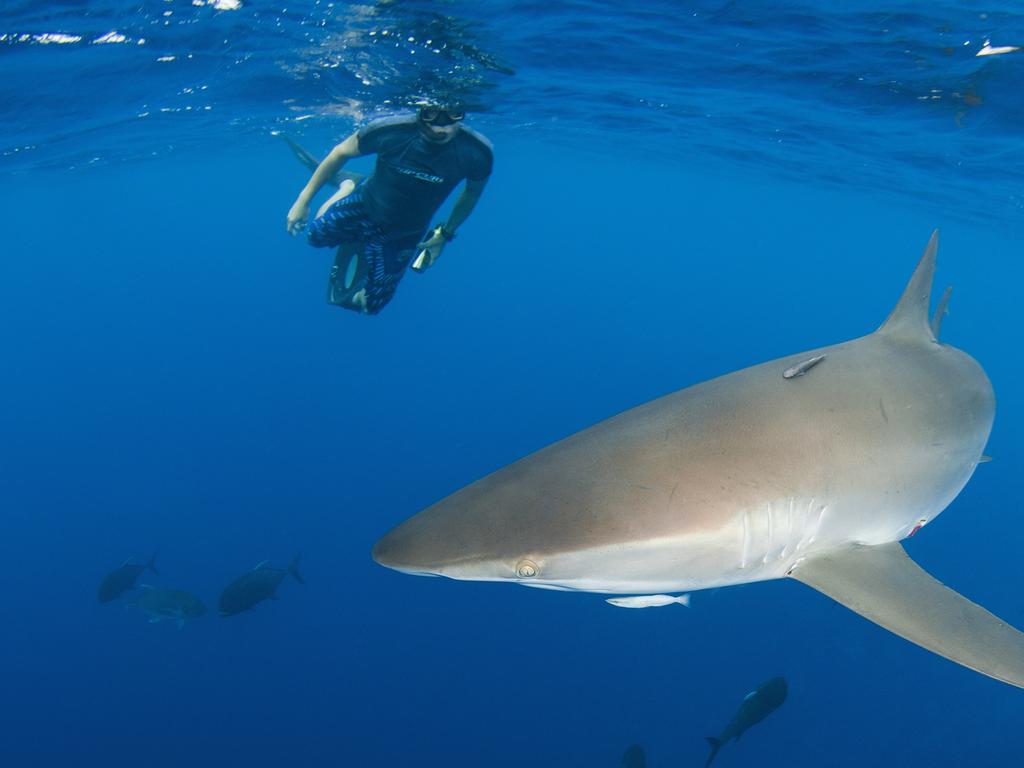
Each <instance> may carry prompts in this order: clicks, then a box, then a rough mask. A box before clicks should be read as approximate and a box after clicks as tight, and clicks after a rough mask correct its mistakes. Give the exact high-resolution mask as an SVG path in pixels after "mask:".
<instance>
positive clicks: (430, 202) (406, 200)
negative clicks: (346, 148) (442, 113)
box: [358, 116, 494, 231]
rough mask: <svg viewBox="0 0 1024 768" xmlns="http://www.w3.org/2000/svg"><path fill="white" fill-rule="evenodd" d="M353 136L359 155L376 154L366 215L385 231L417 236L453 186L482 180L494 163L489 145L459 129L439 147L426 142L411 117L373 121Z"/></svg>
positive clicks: (365, 196) (368, 183)
mask: <svg viewBox="0 0 1024 768" xmlns="http://www.w3.org/2000/svg"><path fill="white" fill-rule="evenodd" d="M358 136H359V151H360V153H362V154H376V155H377V165H376V166H375V167H374V170H373V175H372V176H370V178H368V179H367V180H366V181H365V182H364V184H363V190H362V191H363V200H364V202H365V205H366V211H367V213H368V214H369V216H370V218H371V219H373V221H375V222H376V223H377V224H379V225H381V226H382V227H384V228H385V229H387V230H389V231H395V230H410V231H411V230H421V231H422V230H423V229H425V228H426V227H427V226H428V225H429V224H430V219H431V217H433V215H434V213H435V212H436V211H437V209H438V208H440V207H441V204H442V203H443V202H444V201H445V199H446V198H447V197H448V195H449V194H451V191H452V190H453V189H455V187H456V185H458V184H459V182H461V181H462V180H463V179H469V180H471V181H483V180H484V179H486V178H487V177H488V176H490V175H491V168H492V166H493V164H494V152H493V150H492V148H491V143H490V142H489V141H488V140H487V139H486V138H484V137H483V136H481V135H480V134H479V133H477V132H476V131H474V130H472V129H471V128H467V127H465V126H464V125H459V129H458V131H457V132H456V133H455V136H453V137H452V139H451V140H450V141H448V142H446V143H444V144H435V143H433V142H431V141H428V140H427V139H426V138H425V137H424V136H423V134H422V133H421V131H420V126H419V121H418V119H417V118H416V117H415V116H412V117H385V118H381V119H380V120H374V121H373V122H372V123H369V124H368V125H366V126H364V127H363V128H360V129H359V133H358Z"/></svg>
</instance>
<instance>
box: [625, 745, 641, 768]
mask: <svg viewBox="0 0 1024 768" xmlns="http://www.w3.org/2000/svg"><path fill="white" fill-rule="evenodd" d="M619 768H647V757H646V755H644V750H643V747H641V746H640V745H639V744H634V745H633V746H631V747H630V748H629V749H627V750H626V751H625V752H623V753H622V760H621V761H620V762H619Z"/></svg>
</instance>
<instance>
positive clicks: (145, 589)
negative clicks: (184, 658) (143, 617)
mask: <svg viewBox="0 0 1024 768" xmlns="http://www.w3.org/2000/svg"><path fill="white" fill-rule="evenodd" d="M128 605H132V606H135V607H136V608H138V609H139V610H141V611H144V612H145V613H147V614H148V615H149V621H150V623H153V622H157V621H162V620H164V619H171V620H173V621H177V622H178V629H181V628H182V627H183V626H185V621H186V620H188V619H197V618H199V617H200V616H203V615H204V614H205V613H206V605H204V604H203V601H202V600H200V599H199V598H198V597H196V596H195V595H193V594H192V593H191V592H185V591H184V590H181V589H164V588H163V587H151V586H149V585H148V584H143V585H142V593H141V594H139V596H138V597H136V598H134V599H133V600H131V601H130V602H129V603H128Z"/></svg>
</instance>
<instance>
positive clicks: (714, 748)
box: [704, 736, 724, 768]
mask: <svg viewBox="0 0 1024 768" xmlns="http://www.w3.org/2000/svg"><path fill="white" fill-rule="evenodd" d="M704 738H706V739H707V740H708V744H710V745H711V754H710V755H708V761H707V762H706V763H704V768H708V766H709V765H711V761H712V760H714V759H715V755H717V754H718V750H720V749H721V748H722V744H723V743H724V742H723V741H722V740H721V739H717V738H715V737H714V736H705V737H704Z"/></svg>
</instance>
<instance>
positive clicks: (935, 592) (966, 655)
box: [789, 543, 1024, 688]
mask: <svg viewBox="0 0 1024 768" xmlns="http://www.w3.org/2000/svg"><path fill="white" fill-rule="evenodd" d="M789 575H790V576H792V577H793V578H794V579H796V580H798V581H802V582H803V583H804V584H807V585H808V586H811V587H814V588H815V589H816V590H818V591H819V592H823V593H824V594H826V595H828V596H829V597H831V598H832V599H833V600H836V601H837V602H840V603H842V604H843V605H845V606H846V607H847V608H849V609H850V610H852V611H855V612H857V613H859V614H860V615H861V616H863V617H864V618H866V619H870V620H871V621H873V622H875V623H876V624H879V625H880V626H883V627H885V628H886V629H888V630H889V631H891V632H895V633H896V634H897V635H899V636H900V637H903V638H905V639H907V640H909V641H910V642H912V643H917V644H918V645H920V646H921V647H923V648H927V649H928V650H930V651H933V652H934V653H937V654H939V655H940V656H945V657H946V658H947V659H950V660H951V661H955V662H956V663H957V664H963V665H964V666H965V667H969V668H970V669H974V670H977V671H978V672H981V673H982V674H984V675H988V676H989V677H994V678H996V679H997V680H1002V681H1003V682H1006V683H1010V684H1011V685H1016V686H1018V687H1022V688H1024V633H1021V632H1018V631H1017V630H1016V629H1014V628H1013V627H1011V626H1010V625H1009V624H1007V623H1006V622H1005V621H1003V620H1002V619H1000V618H998V617H997V616H993V615H992V614H991V613H989V612H988V611H986V610H985V609H984V608H982V607H981V606H979V605H975V604H974V603H972V602H971V601H970V600H968V599H967V598H965V597H964V596H963V595H959V594H957V593H956V592H954V591H953V590H951V589H949V588H948V587H945V586H943V585H942V584H941V583H940V582H938V581H936V580H935V579H933V578H932V577H931V576H929V575H928V574H927V573H926V572H925V571H924V570H923V569H922V568H921V567H920V566H919V565H917V563H915V562H914V561H913V560H911V559H910V557H909V556H908V555H907V553H906V552H905V551H904V550H903V547H902V546H901V545H900V544H898V543H892V544H880V545H877V546H864V545H853V546H851V547H848V548H844V549H839V550H835V551H833V552H829V553H825V554H822V555H817V556H813V557H808V558H805V559H804V560H802V561H800V562H799V563H798V564H797V565H796V566H795V567H794V568H793V570H792V571H791V572H790V574H789Z"/></svg>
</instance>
